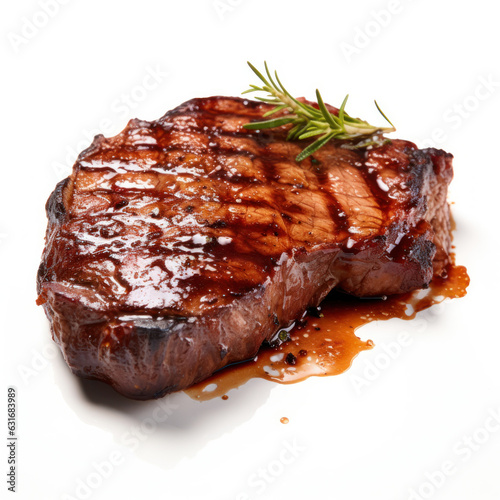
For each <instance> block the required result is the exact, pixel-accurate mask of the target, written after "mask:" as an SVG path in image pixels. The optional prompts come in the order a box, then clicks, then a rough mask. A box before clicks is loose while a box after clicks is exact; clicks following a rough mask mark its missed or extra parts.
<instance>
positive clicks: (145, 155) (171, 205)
mask: <svg viewBox="0 0 500 500" xmlns="http://www.w3.org/2000/svg"><path fill="white" fill-rule="evenodd" d="M268 109H269V108H268V107H267V105H265V104H262V103H257V102H252V101H246V100H245V101H244V100H242V99H238V98H226V97H214V98H206V99H193V100H191V101H188V102H187V103H185V104H183V105H181V106H180V107H178V108H176V109H174V110H173V111H170V112H168V113H167V114H166V115H165V116H164V117H163V118H161V119H160V120H157V121H155V122H145V121H140V120H132V121H131V122H130V123H129V124H128V125H127V127H126V129H125V130H124V131H123V132H122V133H121V134H119V135H118V136H116V137H113V138H109V139H106V138H104V137H103V136H98V137H96V139H95V140H94V143H93V144H92V145H91V147H90V148H88V149H87V150H85V151H84V152H83V153H81V154H80V156H79V158H78V160H77V162H76V164H75V167H74V169H73V173H72V175H71V176H70V177H69V178H68V179H66V180H65V181H62V182H61V183H59V184H58V186H57V187H56V190H55V191H54V193H53V194H52V196H51V198H50V199H49V201H48V204H47V212H48V217H49V226H48V230H47V237H46V248H45V251H44V254H43V260H42V264H41V266H40V271H39V277H38V290H39V293H40V299H39V300H40V302H44V307H45V310H46V313H47V315H48V317H49V319H50V320H51V322H52V330H53V335H54V338H55V340H56V341H57V342H58V343H59V345H60V346H61V348H62V351H63V354H64V356H65V358H66V361H67V362H68V364H69V365H70V367H71V368H72V369H73V371H75V372H76V373H77V374H79V375H82V376H85V377H91V378H98V379H101V380H105V381H107V382H109V383H110V384H112V385H113V386H114V387H115V388H116V389H117V390H119V391H120V392H122V393H123V394H125V395H127V396H130V397H135V398H150V397H157V396H160V395H161V394H163V393H165V392H169V391H173V390H178V389H182V388H185V387H187V386H189V385H191V384H192V383H194V382H196V381H198V380H201V379H203V378H205V377H206V376H208V375H210V374H211V373H213V371H215V370H216V369H219V368H221V367H222V366H224V365H226V364H228V363H230V362H233V361H238V360H242V359H246V358H248V357H251V356H253V355H254V354H255V352H256V351H257V349H258V348H259V346H260V344H261V343H262V341H264V340H265V339H269V338H270V337H271V336H272V335H273V334H274V333H275V332H276V331H277V330H278V328H279V327H280V326H285V325H288V324H289V323H290V322H291V321H293V320H294V319H295V318H296V317H297V316H298V315H300V314H301V313H302V312H303V311H304V310H305V308H307V307H309V306H314V305H317V304H318V303H319V302H320V301H321V300H322V298H323V297H324V296H325V295H326V294H327V293H328V292H329V291H330V290H331V289H332V288H333V287H334V286H338V287H340V288H342V289H344V290H345V291H346V292H348V293H352V294H355V295H359V296H370V295H383V294H392V293H399V292H406V291H408V290H411V289H415V288H419V287H424V286H426V285H427V284H428V283H429V281H430V280H431V278H432V275H433V272H437V273H440V272H441V271H442V270H443V269H444V267H445V265H446V264H447V262H448V254H449V248H450V236H449V208H448V204H447V202H446V193H447V186H448V183H449V182H450V180H451V177H452V168H451V158H452V157H451V155H449V154H447V153H444V152H443V151H438V150H433V149H430V150H423V151H421V150H418V149H417V148H416V146H415V145H414V144H412V143H410V142H406V141H399V140H396V141H392V142H391V143H390V144H386V145H384V146H380V147H376V148H373V149H371V150H355V151H354V150H349V149H345V148H343V147H342V143H340V142H338V143H333V142H332V143H330V144H327V145H326V146H325V147H323V148H322V149H320V150H319V151H318V152H317V153H315V155H314V158H311V157H309V158H307V159H306V160H304V161H302V162H301V163H300V164H298V163H296V162H295V160H294V158H295V156H296V155H297V154H298V153H299V152H300V150H301V149H302V148H303V147H304V144H303V143H293V142H287V141H286V140H285V138H286V128H285V127H284V128H282V129H278V130H275V131H272V132H254V131H247V130H245V129H243V128H242V127H243V125H244V124H245V123H248V122H249V121H251V120H254V119H260V118H261V117H262V114H263V113H265V111H267V110H268ZM433 266H434V269H433Z"/></svg>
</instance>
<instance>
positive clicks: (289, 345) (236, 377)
mask: <svg viewBox="0 0 500 500" xmlns="http://www.w3.org/2000/svg"><path fill="white" fill-rule="evenodd" d="M468 285H469V276H468V275H467V270H466V268H465V267H463V266H456V265H454V264H453V265H450V266H449V267H448V269H447V276H446V277H444V278H439V277H435V278H434V279H433V281H432V283H431V285H430V287H429V288H428V289H427V290H417V291H415V292H411V293H407V294H403V295H395V296H392V297H388V298H386V299H385V300H384V299H383V298H379V299H357V298H354V297H350V296H347V295H345V294H339V293H331V294H330V295H329V296H328V297H327V298H326V299H325V300H324V301H323V303H322V304H321V317H313V316H311V315H309V316H307V318H306V323H305V324H304V322H303V323H302V324H298V325H296V326H295V327H294V328H293V329H292V330H290V332H289V335H290V339H289V340H288V341H286V342H283V343H282V344H281V345H279V346H277V347H265V346H264V347H262V348H261V349H260V351H259V352H258V353H257V356H256V357H255V358H253V359H252V360H249V361H245V362H243V363H239V364H235V365H231V366H229V367H227V368H225V369H223V370H221V371H218V372H216V373H215V374H213V375H212V376H211V377H209V378H208V379H206V380H204V381H202V382H200V383H198V384H196V385H194V386H193V387H190V388H189V389H187V390H186V391H185V392H186V393H187V394H188V395H189V396H190V397H191V398H193V399H196V400H200V401H205V400H209V399H212V398H214V397H221V396H222V395H225V394H226V393H227V392H228V391H229V390H231V389H235V388H238V387H240V386H241V385H243V384H245V383H246V382H248V381H249V380H250V379H253V378H263V379H265V380H270V381H273V382H278V383H280V384H292V383H296V382H300V381H301V380H305V379H307V378H309V377H312V376H317V377H324V376H330V375H338V374H339V373H342V372H344V371H346V370H347V369H348V368H349V367H350V365H351V363H352V361H353V359H354V358H355V357H356V356H357V355H358V354H359V353H360V352H361V351H364V350H367V349H371V348H372V347H373V345H374V344H373V342H372V341H371V340H367V341H363V340H361V339H359V338H358V337H357V336H356V335H355V333H354V332H355V331H356V330H357V329H358V328H359V327H360V326H363V325H366V324H368V323H370V322H372V321H375V320H388V319H391V318H400V319H405V320H410V319H413V318H414V317H415V315H416V314H417V313H418V312H419V311H422V310H424V309H427V308H428V307H431V306H432V305H434V304H438V303H440V302H442V301H443V300H444V299H446V298H450V299H453V298H458V297H463V296H465V295H466V293H467V292H466V289H467V286H468Z"/></svg>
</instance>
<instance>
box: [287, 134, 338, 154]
mask: <svg viewBox="0 0 500 500" xmlns="http://www.w3.org/2000/svg"><path fill="white" fill-rule="evenodd" d="M333 135H334V134H333V133H332V132H330V133H329V134H326V135H324V136H323V137H320V138H319V139H318V140H316V141H314V142H313V143H312V144H309V146H307V148H305V149H303V150H302V152H300V153H299V154H298V155H297V157H296V158H295V160H296V161H302V160H304V159H305V158H307V157H308V156H310V155H312V154H313V153H316V151H318V149H319V148H322V147H323V146H324V145H325V144H326V143H327V142H328V141H329V140H330V139H332V138H333Z"/></svg>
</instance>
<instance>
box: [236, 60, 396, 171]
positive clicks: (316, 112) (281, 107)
mask: <svg viewBox="0 0 500 500" xmlns="http://www.w3.org/2000/svg"><path fill="white" fill-rule="evenodd" d="M248 65H249V66H250V68H251V69H252V71H253V72H254V73H255V74H256V75H257V76H258V77H259V78H260V80H261V81H262V82H263V85H262V86H260V87H259V86H258V85H250V88H249V89H248V90H246V91H245V92H243V94H247V93H250V92H266V93H267V94H268V95H267V96H266V97H256V99H257V100H259V101H262V102H265V103H268V104H274V105H275V106H274V108H273V109H271V110H270V111H268V112H267V113H265V114H264V118H266V117H268V116H271V115H274V114H275V113H278V112H279V111H287V112H288V114H284V115H282V116H279V117H277V118H275V117H273V118H270V119H268V120H263V121H257V122H252V123H248V124H246V125H245V126H244V127H245V128H246V129H248V130H261V129H267V128H274V127H280V126H281V125H287V124H292V125H293V127H292V128H291V129H290V131H289V132H288V136H287V140H289V141H291V140H302V139H309V138H311V137H316V136H320V137H319V138H318V139H316V140H315V141H314V142H313V143H311V144H309V146H307V147H306V148H305V149H303V150H302V152H301V153H299V154H298V155H297V158H296V160H297V161H302V160H303V159H304V158H307V157H308V156H310V155H312V154H313V153H315V152H316V151H317V150H318V149H319V148H321V147H322V146H324V145H325V144H326V143H327V142H328V141H330V140H331V139H348V140H352V139H357V138H363V139H365V140H363V141H360V142H359V145H358V147H364V146H365V145H366V144H378V143H380V138H378V137H376V135H377V134H383V133H388V132H394V131H395V130H396V129H395V128H394V125H392V123H391V121H390V120H389V119H388V118H387V116H385V114H384V113H383V112H382V110H381V109H380V107H379V105H378V104H377V101H375V106H377V109H378V110H379V112H380V114H381V115H382V116H383V117H384V118H385V119H386V120H387V121H388V122H389V124H390V125H391V127H375V126H373V125H370V124H369V123H367V122H365V121H364V120H360V119H359V118H352V117H351V116H349V115H348V114H347V113H346V111H345V106H346V103H347V99H348V97H349V94H348V95H346V96H345V99H344V101H343V102H342V105H341V106H340V108H339V111H338V114H334V113H330V111H328V109H327V107H326V106H325V103H324V102H323V98H322V97H321V94H320V93H319V90H317V89H316V99H317V103H318V107H319V109H316V108H314V107H313V106H311V105H309V104H305V103H303V102H300V101H298V100H297V99H295V97H293V96H292V95H291V94H290V93H289V92H288V91H287V90H286V89H285V87H284V86H283V84H282V83H281V81H280V79H279V78H278V73H277V72H276V71H275V72H274V78H275V79H276V80H274V79H273V76H272V75H271V72H270V71H269V68H268V67H267V63H266V62H264V67H265V70H266V75H267V78H266V77H265V76H264V75H263V74H262V73H261V72H260V71H259V70H258V69H257V68H256V67H255V66H253V64H251V63H250V62H249V63H248ZM367 139H371V140H367ZM356 146H357V145H353V146H352V147H356Z"/></svg>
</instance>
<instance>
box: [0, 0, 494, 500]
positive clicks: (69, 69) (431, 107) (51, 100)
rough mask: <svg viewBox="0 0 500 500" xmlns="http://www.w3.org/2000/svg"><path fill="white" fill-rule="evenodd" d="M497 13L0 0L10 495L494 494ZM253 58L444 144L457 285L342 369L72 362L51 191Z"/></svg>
mask: <svg viewBox="0 0 500 500" xmlns="http://www.w3.org/2000/svg"><path fill="white" fill-rule="evenodd" d="M43 5H45V7H43ZM44 9H45V10H44ZM46 12H48V14H47V13H46ZM498 18H499V11H498V8H497V7H496V4H495V3H494V2H491V1H486V0H475V1H474V2H457V1H452V0H446V1H439V2H436V1H431V0H419V1H417V0H414V1H409V0H400V1H397V0H392V1H390V0H380V1H373V2H369V1H356V2H334V1H326V0H325V1H317V0H308V1H307V2H303V1H286V2H285V1H279V2H278V1H264V0H253V1H250V0H240V1H238V0H221V1H219V2H214V1H213V0H197V1H180V0H176V1H173V2H172V1H166V0H142V1H141V2H133V1H130V0H127V1H125V0H107V1H102V0H101V1H98V0H86V1H83V0H80V1H77V0H65V2H64V5H63V2H62V0H46V2H45V4H44V2H43V0H37V1H35V0H24V1H17V2H2V7H1V13H0V25H1V45H0V51H1V61H2V65H1V67H2V76H1V79H0V85H1V92H0V100H1V108H0V109H1V119H0V127H1V133H0V137H1V141H2V143H1V145H2V148H1V157H2V173H1V177H0V179H1V180H0V214H1V219H0V234H1V241H0V245H1V246H0V262H1V266H2V268H1V269H2V271H1V285H0V295H1V296H0V304H1V308H2V314H1V319H0V321H1V325H2V330H1V333H2V335H1V339H2V340H1V342H2V356H3V361H2V363H1V369H2V386H1V387H2V391H6V388H7V386H8V385H14V386H16V387H17V390H18V413H19V417H18V435H19V441H18V450H17V451H18V459H19V466H18V494H17V498H22V499H37V500H40V499H41V500H44V499H64V498H65V499H69V498H91V499H109V498H113V497H116V498H124V499H128V498H130V499H137V498H162V499H167V498H169V499H170V498H172V499H217V500H220V499H237V498H240V499H243V498H251V499H277V498H283V499H285V498H286V499H296V498H297V499H298V498H328V499H330V498H331V499H342V500H358V499H360V500H366V499H370V500H379V499H380V500H392V499H394V500H396V499H400V500H406V499H411V498H414V499H418V498H433V499H434V498H435V499H440V500H441V499H450V500H462V499H464V500H465V499H471V498H474V499H481V500H489V499H496V500H497V499H498V498H500V482H499V481H498V471H499V469H500V422H495V421H494V419H493V416H492V415H497V418H498V419H500V416H499V412H500V363H499V349H500V339H499V335H498V334H499V331H498V330H499V328H498V321H497V317H498V314H497V312H498V308H499V307H498V293H497V288H498V283H499V281H500V273H499V268H498V265H497V259H498V248H499V243H500V241H499V236H498V234H499V230H498V219H497V215H498V201H499V200H498V199H499V185H498V182H499V180H500V176H499V173H498V172H499V169H500V165H499V161H498V143H499V132H500V129H499V125H498V116H499V115H500V105H499V103H500V97H499V95H500V68H499V57H498V49H499V48H500V43H499V42H500V35H499V30H498ZM264 59H266V60H267V61H268V62H269V63H270V65H271V66H272V67H273V68H276V69H278V70H279V73H280V76H281V77H282V80H283V82H284V83H285V84H287V86H288V87H289V90H290V91H292V92H293V93H294V94H295V95H298V96H301V95H304V96H306V97H309V98H313V97H314V89H315V88H316V87H318V88H320V89H321V91H322V94H323V97H324V98H325V100H326V101H328V102H330V103H331V104H334V105H335V104H337V105H338V104H339V103H340V102H341V100H342V98H343V97H344V95H345V94H346V93H348V92H349V93H350V96H351V97H350V101H349V105H348V108H347V109H348V112H349V113H350V114H353V115H355V116H361V117H363V118H365V119H367V120H370V121H372V122H377V123H380V118H379V116H378V115H377V112H376V110H375V107H374V106H373V102H372V100H373V98H376V99H377V100H378V102H379V103H380V105H381V106H382V108H383V109H384V111H385V112H386V114H387V115H388V116H389V117H390V118H391V120H392V121H393V122H394V123H395V125H396V126H397V128H398V131H397V133H396V135H397V136H398V137H401V138H406V139H410V140H413V141H415V142H416V143H417V144H419V145H420V146H424V145H430V144H434V145H436V146H438V147H441V148H443V149H446V150H448V151H450V152H452V153H453V154H454V156H455V161H454V165H455V179H454V181H453V184H452V188H451V192H450V199H451V200H452V201H454V202H455V204H454V205H453V212H454V215H455V218H456V221H457V230H456V233H455V245H456V254H457V261H458V263H459V264H464V265H466V266H467V268H468V270H469V274H470V276H471V279H472V283H471V285H470V288H469V293H468V295H467V297H465V298H464V299H460V300H454V301H450V302H447V303H445V304H443V305H442V306H440V307H436V308H434V309H431V310H430V311H427V312H425V313H423V314H421V315H420V316H419V317H418V319H416V320H414V321H413V322H403V321H400V320H391V321H390V322H388V323H378V324H373V325H370V326H369V327H366V328H363V329H361V330H360V331H359V332H358V333H359V335H360V336H361V337H362V338H364V339H366V338H372V339H373V340H374V341H375V344H376V347H375V348H374V349H373V350H372V351H370V352H365V353H362V354H361V355H360V356H359V357H358V358H357V359H356V360H355V362H354V365H353V367H352V368H351V369H350V370H349V371H348V372H347V373H345V374H343V375H340V376H338V377H331V378H324V379H310V380H308V381H306V382H303V383H301V384H297V385H292V386H278V385H274V384H271V383H268V382H265V381H253V382H250V383H248V384H247V385H246V386H244V387H242V388H240V389H239V390H237V391H233V392H231V393H230V394H229V400H227V401H222V400H221V399H217V400H213V401H210V402H207V403H197V402H194V401H192V400H190V399H189V398H188V396H186V395H185V394H184V393H180V394H175V395H172V396H168V397H166V398H164V399H163V400H161V403H162V404H163V405H164V406H163V407H158V404H159V403H158V402H146V403H145V402H133V401H128V400H125V399H124V398H122V397H120V396H118V395H116V394H115V393H114V392H113V391H112V390H111V389H108V388H107V387H105V386H103V385H101V384H99V383H89V382H86V383H82V382H81V381H79V380H78V379H77V378H76V377H74V376H73V375H71V373H70V372H69V370H68V369H67V367H66V365H65V364H64V361H63V360H62V358H61V357H60V356H59V355H55V349H54V347H53V344H52V341H51V340H50V333H49V328H48V323H47V321H46V319H45V317H44V314H43V311H42V309H41V308H37V307H36V306H35V299H36V294H35V275H36V271H37V267H38V263H39V259H40V255H41V252H42V248H43V236H44V231H45V226H46V220H45V213H44V203H45V201H46V199H47V197H48V196H49V194H50V192H51V190H52V189H53V187H54V185H55V184H56V182H57V181H58V180H60V179H61V178H63V177H65V176H66V174H67V170H68V168H69V167H70V166H71V164H72V162H73V161H74V159H75V157H76V154H77V153H78V152H79V151H80V150H81V149H83V148H84V147H86V146H87V145H88V143H89V142H90V139H91V137H92V136H93V135H94V134H95V133H98V132H100V131H101V132H103V133H105V134H106V135H114V134H115V133H118V132H119V131H120V130H121V129H122V128H123V127H124V126H125V124H126V123H127V121H128V120H129V119H130V118H133V117H139V118H143V119H155V118H158V117H159V116H161V115H163V114H164V112H165V111H167V110H168V109H171V108H172V107H174V106H176V105H178V104H180V103H181V102H183V101H185V100H187V99H190V98H192V97H198V96H209V95H214V94H221V95H239V93H240V92H241V91H242V90H244V89H246V88H247V85H248V84H249V83H255V77H254V76H253V75H252V74H251V72H250V70H249V69H248V68H247V66H246V63H245V62H246V61H247V60H250V61H253V62H254V63H255V64H257V65H261V64H262V61H263V60H264ZM149 74H153V75H155V76H154V77H151V76H150V77H148V76H147V75H149ZM404 332H407V333H408V334H409V338H410V340H409V341H407V343H406V344H407V345H405V346H404V347H402V348H400V349H396V347H395V346H396V344H397V343H398V339H400V338H401V335H402V334H403V333H404ZM391 347H392V349H393V351H394V352H397V354H395V355H393V359H392V358H389V357H388V355H387V354H385V353H386V351H387V350H388V349H389V348H391ZM388 359H389V362H387V360H388ZM360 380H361V381H364V382H362V383H361V385H360ZM3 397H4V398H6V396H5V395H4V396H3ZM1 407H2V408H4V409H5V408H6V406H5V404H4V403H2V406H1ZM157 408H159V409H157ZM0 415H4V416H2V417H0V426H2V429H4V430H3V434H2V433H0V436H3V435H5V434H6V419H7V417H6V412H5V410H4V412H0ZM166 416H168V418H166V420H165V421H163V422H158V420H159V419H161V420H164V419H163V417H166ZM284 416H286V417H288V418H289V419H290V423H289V424H288V425H283V424H281V423H280V418H281V417H284ZM155 418H156V420H155ZM2 422H4V423H2ZM468 439H470V441H467V440H468ZM0 448H1V449H4V451H3V452H2V453H0V462H1V463H2V464H5V469H4V468H3V467H2V468H1V469H0V470H2V471H3V472H2V477H3V478H5V476H4V471H5V472H6V469H7V466H6V462H7V448H5V447H4V445H2V446H1V447H0ZM289 448H292V450H293V451H289V450H288V449H289ZM287 450H288V451H287ZM4 455H5V456H4ZM112 462H113V463H112ZM443 464H445V465H444V466H443ZM443 467H444V469H446V472H447V474H446V475H445V474H444V472H439V471H442V470H443ZM1 483H2V484H0V489H1V490H2V495H3V493H4V492H6V490H7V484H6V482H4V479H2V481H1ZM412 491H414V493H412ZM2 498H4V497H3V496H2ZM5 498H7V496H6V497H5Z"/></svg>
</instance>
